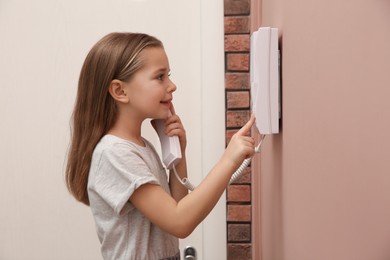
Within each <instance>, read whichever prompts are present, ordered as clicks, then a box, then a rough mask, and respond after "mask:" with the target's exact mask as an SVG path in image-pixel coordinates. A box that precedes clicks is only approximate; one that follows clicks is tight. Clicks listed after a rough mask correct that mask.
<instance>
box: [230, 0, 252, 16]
mask: <svg viewBox="0 0 390 260" xmlns="http://www.w3.org/2000/svg"><path fill="white" fill-rule="evenodd" d="M249 10H250V3H249V0H224V13H225V15H232V14H249Z"/></svg>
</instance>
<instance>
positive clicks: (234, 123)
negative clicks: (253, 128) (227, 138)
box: [226, 110, 250, 127]
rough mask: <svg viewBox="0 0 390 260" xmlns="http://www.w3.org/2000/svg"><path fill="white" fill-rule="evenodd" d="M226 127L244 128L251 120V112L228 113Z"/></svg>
mask: <svg viewBox="0 0 390 260" xmlns="http://www.w3.org/2000/svg"><path fill="white" fill-rule="evenodd" d="M226 117H227V120H226V126H227V127H242V126H243V125H245V124H246V123H247V122H248V121H249V118H250V111H249V110H247V111H243V110H237V111H227V113H226Z"/></svg>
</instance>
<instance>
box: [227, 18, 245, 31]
mask: <svg viewBox="0 0 390 260" xmlns="http://www.w3.org/2000/svg"><path fill="white" fill-rule="evenodd" d="M249 25H250V22H249V16H228V17H224V26H225V34H233V33H249V32H250V30H249Z"/></svg>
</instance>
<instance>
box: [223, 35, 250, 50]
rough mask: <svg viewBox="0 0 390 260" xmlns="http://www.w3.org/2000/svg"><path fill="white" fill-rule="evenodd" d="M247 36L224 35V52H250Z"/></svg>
mask: <svg viewBox="0 0 390 260" xmlns="http://www.w3.org/2000/svg"><path fill="white" fill-rule="evenodd" d="M249 42H250V38H249V34H230V35H225V51H229V52H238V51H249V50H250V43H249Z"/></svg>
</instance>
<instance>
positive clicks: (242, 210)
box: [227, 205, 251, 222]
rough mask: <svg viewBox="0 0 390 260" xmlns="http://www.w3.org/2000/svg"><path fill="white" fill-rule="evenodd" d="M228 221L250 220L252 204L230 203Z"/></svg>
mask: <svg viewBox="0 0 390 260" xmlns="http://www.w3.org/2000/svg"><path fill="white" fill-rule="evenodd" d="M227 221H230V222H250V221H251V206H250V205H228V206H227Z"/></svg>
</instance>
